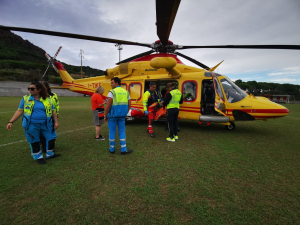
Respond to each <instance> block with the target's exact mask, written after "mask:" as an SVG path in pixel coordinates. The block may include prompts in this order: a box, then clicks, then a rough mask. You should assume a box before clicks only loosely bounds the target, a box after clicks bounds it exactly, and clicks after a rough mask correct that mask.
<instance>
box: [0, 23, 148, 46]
mask: <svg viewBox="0 0 300 225" xmlns="http://www.w3.org/2000/svg"><path fill="white" fill-rule="evenodd" d="M0 29H3V30H13V31H22V32H29V33H35V34H46V35H52V36H58V37H68V38H75V39H82V40H89V41H99V42H107V43H114V44H116V43H117V44H123V45H137V46H144V47H149V48H151V44H145V43H138V42H131V41H124V40H118V39H110V38H102V37H95V36H88V35H81V34H71V33H64V32H57V31H49V30H38V29H32V28H23V27H7V26H2V25H0Z"/></svg>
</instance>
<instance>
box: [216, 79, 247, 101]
mask: <svg viewBox="0 0 300 225" xmlns="http://www.w3.org/2000/svg"><path fill="white" fill-rule="evenodd" d="M221 83H222V86H223V90H224V93H225V95H226V98H227V101H228V102H229V103H235V102H239V101H241V100H242V99H244V98H245V97H246V96H247V94H246V93H245V92H243V91H242V90H241V89H240V88H239V87H238V86H237V85H236V84H234V83H233V82H232V81H230V80H229V79H226V78H225V79H222V80H221Z"/></svg>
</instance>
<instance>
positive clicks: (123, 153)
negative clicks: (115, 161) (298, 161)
mask: <svg viewBox="0 0 300 225" xmlns="http://www.w3.org/2000/svg"><path fill="white" fill-rule="evenodd" d="M132 152H133V150H131V149H128V150H127V151H126V152H121V155H128V154H130V153H132Z"/></svg>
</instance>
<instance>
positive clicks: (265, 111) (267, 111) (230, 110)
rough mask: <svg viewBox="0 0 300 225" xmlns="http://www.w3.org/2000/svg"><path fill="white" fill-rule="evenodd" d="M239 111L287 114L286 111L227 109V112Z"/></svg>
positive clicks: (287, 111)
mask: <svg viewBox="0 0 300 225" xmlns="http://www.w3.org/2000/svg"><path fill="white" fill-rule="evenodd" d="M233 110H240V111H243V112H246V113H289V110H288V109H227V111H228V112H232V111H233Z"/></svg>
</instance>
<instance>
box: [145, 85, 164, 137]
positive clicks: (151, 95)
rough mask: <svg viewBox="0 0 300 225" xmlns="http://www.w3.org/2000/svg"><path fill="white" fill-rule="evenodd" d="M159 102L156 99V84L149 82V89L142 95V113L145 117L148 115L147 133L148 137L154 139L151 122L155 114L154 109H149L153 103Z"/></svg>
mask: <svg viewBox="0 0 300 225" xmlns="http://www.w3.org/2000/svg"><path fill="white" fill-rule="evenodd" d="M159 102H160V100H159V98H158V95H157V92H156V83H155V82H150V84H149V89H148V90H147V91H146V92H145V93H144V95H143V107H144V113H145V115H148V118H149V125H148V128H147V131H148V133H149V135H150V137H154V133H153V128H152V126H153V121H154V118H155V114H156V111H157V110H156V107H155V106H154V107H150V106H151V105H152V104H153V103H159Z"/></svg>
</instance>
